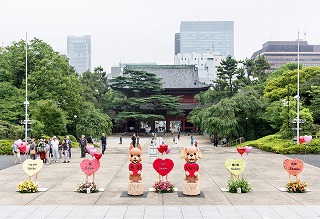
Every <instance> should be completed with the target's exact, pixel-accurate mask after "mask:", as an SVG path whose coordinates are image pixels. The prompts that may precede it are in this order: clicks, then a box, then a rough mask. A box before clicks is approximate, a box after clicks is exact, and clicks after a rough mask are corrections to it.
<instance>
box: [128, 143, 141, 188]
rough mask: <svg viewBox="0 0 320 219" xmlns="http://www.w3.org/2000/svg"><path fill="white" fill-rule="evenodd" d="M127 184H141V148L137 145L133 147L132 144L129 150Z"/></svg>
mask: <svg viewBox="0 0 320 219" xmlns="http://www.w3.org/2000/svg"><path fill="white" fill-rule="evenodd" d="M129 160H130V162H131V163H130V164H129V182H139V183H140V182H142V164H141V163H140V162H141V161H142V148H141V145H140V144H138V145H137V147H134V146H133V145H132V144H131V145H130V149H129Z"/></svg>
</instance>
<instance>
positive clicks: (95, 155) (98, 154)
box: [94, 153, 102, 160]
mask: <svg viewBox="0 0 320 219" xmlns="http://www.w3.org/2000/svg"><path fill="white" fill-rule="evenodd" d="M94 157H95V158H96V159H97V160H100V158H101V157H102V154H101V153H95V154H94Z"/></svg>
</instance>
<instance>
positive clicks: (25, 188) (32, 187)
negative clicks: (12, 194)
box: [18, 180, 38, 193]
mask: <svg viewBox="0 0 320 219" xmlns="http://www.w3.org/2000/svg"><path fill="white" fill-rule="evenodd" d="M18 191H19V192H21V193H35V192H37V191H38V184H37V183H34V182H32V180H25V181H23V182H21V183H19V184H18Z"/></svg>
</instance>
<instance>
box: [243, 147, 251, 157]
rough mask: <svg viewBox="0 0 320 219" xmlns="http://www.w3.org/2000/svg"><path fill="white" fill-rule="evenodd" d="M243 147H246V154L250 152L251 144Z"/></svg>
mask: <svg viewBox="0 0 320 219" xmlns="http://www.w3.org/2000/svg"><path fill="white" fill-rule="evenodd" d="M244 148H245V149H246V153H247V155H248V154H249V153H251V151H252V147H251V146H245V147H244Z"/></svg>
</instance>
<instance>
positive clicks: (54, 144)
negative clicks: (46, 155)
mask: <svg viewBox="0 0 320 219" xmlns="http://www.w3.org/2000/svg"><path fill="white" fill-rule="evenodd" d="M51 147H52V155H53V162H54V163H58V156H59V149H58V148H59V140H58V139H57V137H56V136H53V137H52V141H51Z"/></svg>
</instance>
